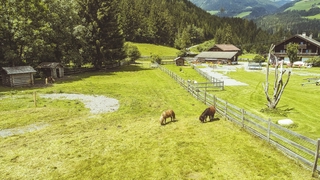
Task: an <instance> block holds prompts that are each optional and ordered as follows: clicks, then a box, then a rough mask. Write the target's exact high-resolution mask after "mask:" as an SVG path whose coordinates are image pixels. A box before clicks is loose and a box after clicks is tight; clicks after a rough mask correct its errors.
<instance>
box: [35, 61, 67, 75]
mask: <svg viewBox="0 0 320 180" xmlns="http://www.w3.org/2000/svg"><path fill="white" fill-rule="evenodd" d="M37 69H39V70H40V71H41V72H43V74H44V75H45V77H50V76H51V77H52V78H62V77H63V76H64V66H63V65H62V64H61V63H58V62H42V63H40V64H39V65H38V67H37Z"/></svg>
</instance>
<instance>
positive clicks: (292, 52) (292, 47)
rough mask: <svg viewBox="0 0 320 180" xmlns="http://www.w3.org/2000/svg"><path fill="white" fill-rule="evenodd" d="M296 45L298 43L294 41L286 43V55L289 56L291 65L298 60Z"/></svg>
mask: <svg viewBox="0 0 320 180" xmlns="http://www.w3.org/2000/svg"><path fill="white" fill-rule="evenodd" d="M298 47H299V45H298V44H296V43H289V44H288V45H287V55H288V57H289V60H290V64H291V66H292V65H293V63H294V62H295V61H298Z"/></svg>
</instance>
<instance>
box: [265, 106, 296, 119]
mask: <svg viewBox="0 0 320 180" xmlns="http://www.w3.org/2000/svg"><path fill="white" fill-rule="evenodd" d="M294 111H295V108H293V107H289V106H288V105H284V106H280V107H277V108H275V109H270V108H264V109H261V110H260V112H263V113H266V114H273V115H280V116H285V117H287V116H288V114H289V113H293V112H294Z"/></svg>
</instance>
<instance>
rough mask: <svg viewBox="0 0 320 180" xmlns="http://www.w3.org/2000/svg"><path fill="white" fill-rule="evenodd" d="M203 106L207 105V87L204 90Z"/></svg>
mask: <svg viewBox="0 0 320 180" xmlns="http://www.w3.org/2000/svg"><path fill="white" fill-rule="evenodd" d="M204 104H205V105H207V87H206V88H205V89H204Z"/></svg>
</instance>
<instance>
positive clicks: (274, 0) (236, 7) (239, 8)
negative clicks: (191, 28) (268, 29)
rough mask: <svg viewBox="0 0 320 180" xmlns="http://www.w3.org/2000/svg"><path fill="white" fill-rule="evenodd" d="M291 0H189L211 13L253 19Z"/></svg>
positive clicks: (270, 12) (271, 11)
mask: <svg viewBox="0 0 320 180" xmlns="http://www.w3.org/2000/svg"><path fill="white" fill-rule="evenodd" d="M291 1H292V0H241V1H240V2H239V0H190V2H192V3H194V4H195V5H197V6H198V7H200V8H202V9H204V10H206V11H208V12H211V13H212V14H215V15H218V16H224V17H241V18H242V17H243V18H247V19H255V18H257V17H260V16H264V15H267V14H272V13H274V12H276V11H277V9H278V8H280V7H281V6H283V5H285V4H286V3H289V2H291Z"/></svg>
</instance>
